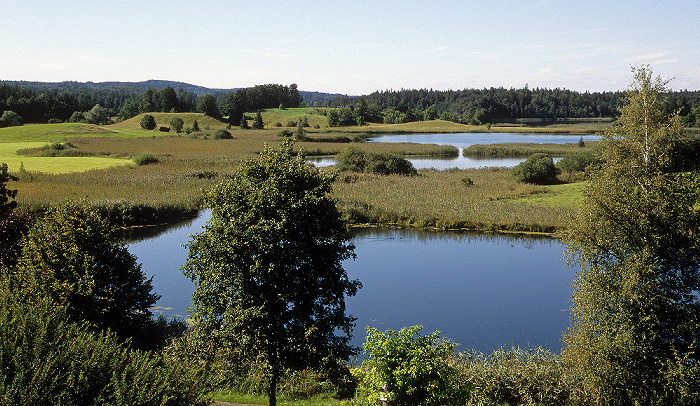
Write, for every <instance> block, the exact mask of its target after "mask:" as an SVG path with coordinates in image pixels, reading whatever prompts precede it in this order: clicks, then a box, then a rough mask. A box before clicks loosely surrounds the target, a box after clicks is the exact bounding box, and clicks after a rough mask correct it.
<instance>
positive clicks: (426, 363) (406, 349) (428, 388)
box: [351, 326, 466, 406]
mask: <svg viewBox="0 0 700 406" xmlns="http://www.w3.org/2000/svg"><path fill="white" fill-rule="evenodd" d="M422 328H423V327H422V326H413V327H407V328H402V329H401V330H400V331H398V332H396V331H392V330H387V331H386V332H385V333H382V332H380V331H379V330H377V329H375V328H371V327H368V328H367V341H366V342H365V343H364V344H363V345H362V348H363V350H364V352H365V355H366V356H367V359H366V360H365V361H363V362H362V366H361V367H360V368H359V369H355V370H354V371H353V373H354V374H356V375H357V376H358V377H359V381H360V382H359V387H358V389H357V395H356V396H355V399H353V401H352V402H351V404H355V405H365V404H367V405H374V404H379V401H380V400H387V401H389V402H391V404H392V405H394V406H414V405H423V406H433V405H434V406H442V405H449V404H458V403H462V402H460V401H461V400H462V401H463V399H464V398H465V395H466V393H465V391H463V390H461V389H459V388H457V387H455V385H453V383H454V381H455V378H456V376H457V370H456V369H455V368H454V367H453V366H452V365H450V363H449V359H451V358H452V357H453V356H454V347H455V344H454V343H452V342H450V341H448V340H446V339H444V338H443V337H442V336H441V333H440V332H439V331H436V332H434V333H432V334H430V335H427V336H422V335H420V330H421V329H422Z"/></svg>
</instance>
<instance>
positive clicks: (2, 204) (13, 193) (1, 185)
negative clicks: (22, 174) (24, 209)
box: [0, 162, 19, 214]
mask: <svg viewBox="0 0 700 406" xmlns="http://www.w3.org/2000/svg"><path fill="white" fill-rule="evenodd" d="M11 180H12V181H15V182H16V181H18V180H19V178H17V177H16V176H14V175H11V174H10V172H9V171H8V169H7V164H6V163H4V162H3V163H1V164H0V214H5V213H8V212H10V211H12V210H13V209H14V208H15V207H17V202H16V201H15V200H14V199H15V197H17V189H8V188H7V183H8V182H9V181H11Z"/></svg>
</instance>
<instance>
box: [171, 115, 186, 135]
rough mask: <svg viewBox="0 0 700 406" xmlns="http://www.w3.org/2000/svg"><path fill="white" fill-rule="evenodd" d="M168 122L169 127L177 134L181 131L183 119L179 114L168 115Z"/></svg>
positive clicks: (183, 123)
mask: <svg viewBox="0 0 700 406" xmlns="http://www.w3.org/2000/svg"><path fill="white" fill-rule="evenodd" d="M168 123H170V127H171V128H173V129H174V130H175V132H176V133H178V134H179V133H181V132H182V127H183V126H184V125H185V121H184V120H183V119H182V118H181V117H179V116H172V117H170V120H168Z"/></svg>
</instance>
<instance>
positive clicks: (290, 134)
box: [277, 130, 294, 137]
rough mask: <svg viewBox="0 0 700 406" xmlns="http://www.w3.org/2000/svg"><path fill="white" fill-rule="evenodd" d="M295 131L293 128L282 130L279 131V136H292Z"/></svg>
mask: <svg viewBox="0 0 700 406" xmlns="http://www.w3.org/2000/svg"><path fill="white" fill-rule="evenodd" d="M293 135H294V133H293V132H292V131H291V130H282V131H280V132H278V133H277V136H278V137H292V136H293Z"/></svg>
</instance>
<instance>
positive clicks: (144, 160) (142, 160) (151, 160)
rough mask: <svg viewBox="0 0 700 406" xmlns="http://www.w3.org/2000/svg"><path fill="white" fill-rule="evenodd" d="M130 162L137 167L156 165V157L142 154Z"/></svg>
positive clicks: (150, 154) (148, 153) (147, 153)
mask: <svg viewBox="0 0 700 406" xmlns="http://www.w3.org/2000/svg"><path fill="white" fill-rule="evenodd" d="M132 160H133V161H134V163H135V164H136V165H138V166H142V165H150V164H157V163H158V157H157V156H155V155H153V154H152V153H151V152H142V153H140V154H138V155H136V156H135V157H133V158H132Z"/></svg>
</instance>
